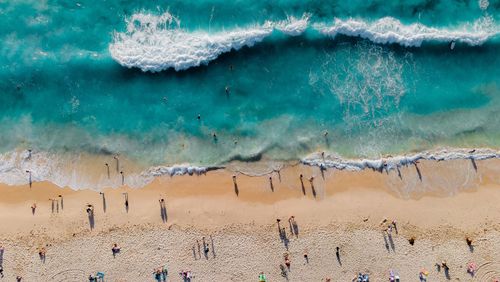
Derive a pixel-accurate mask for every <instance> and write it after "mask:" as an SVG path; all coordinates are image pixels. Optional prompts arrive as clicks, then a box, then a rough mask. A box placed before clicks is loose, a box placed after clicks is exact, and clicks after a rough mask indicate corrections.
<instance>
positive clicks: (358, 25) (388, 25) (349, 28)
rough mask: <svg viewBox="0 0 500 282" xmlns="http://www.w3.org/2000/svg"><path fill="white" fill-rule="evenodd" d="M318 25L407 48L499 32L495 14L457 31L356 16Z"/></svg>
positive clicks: (471, 40)
mask: <svg viewBox="0 0 500 282" xmlns="http://www.w3.org/2000/svg"><path fill="white" fill-rule="evenodd" d="M315 28H316V29H317V30H318V31H320V32H321V33H323V34H325V35H327V36H331V37H335V36H336V35H339V34H342V35H346V36H355V37H361V38H364V39H368V40H370V41H372V42H374V43H378V44H392V43H397V44H400V45H402V46H406V47H419V46H421V45H422V43H423V42H424V41H438V42H450V41H457V42H461V43H465V44H469V45H471V46H476V45H481V44H483V43H484V42H485V41H487V40H488V39H489V38H490V37H491V36H493V35H495V34H496V33H498V30H496V29H495V26H494V23H493V19H492V18H491V17H484V18H481V19H479V20H477V21H476V22H474V23H473V24H472V25H464V26H462V27H460V28H458V29H456V30H449V29H439V28H433V27H428V26H426V25H423V24H420V23H414V24H410V25H404V24H403V23H401V21H399V20H397V19H395V18H391V17H385V18H382V19H379V20H377V21H374V22H372V23H368V22H365V21H361V20H356V19H349V20H346V21H343V20H340V19H335V21H334V23H333V25H325V24H316V25H315Z"/></svg>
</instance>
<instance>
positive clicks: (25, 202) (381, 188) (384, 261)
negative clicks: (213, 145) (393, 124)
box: [0, 160, 500, 281]
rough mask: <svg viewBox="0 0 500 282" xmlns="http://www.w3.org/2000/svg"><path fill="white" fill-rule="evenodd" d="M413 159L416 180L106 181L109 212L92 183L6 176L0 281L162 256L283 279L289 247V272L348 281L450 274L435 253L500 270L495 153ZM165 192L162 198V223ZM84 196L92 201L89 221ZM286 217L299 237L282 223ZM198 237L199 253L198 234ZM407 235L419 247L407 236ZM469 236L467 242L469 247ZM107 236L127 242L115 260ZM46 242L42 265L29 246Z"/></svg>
mask: <svg viewBox="0 0 500 282" xmlns="http://www.w3.org/2000/svg"><path fill="white" fill-rule="evenodd" d="M419 167H420V169H421V171H422V174H423V180H422V181H421V182H420V180H418V177H417V175H416V173H415V169H414V168H412V167H409V168H405V169H404V170H402V175H403V179H402V180H401V179H399V177H397V175H395V173H394V172H392V173H390V174H389V175H387V174H385V173H384V174H380V173H378V172H372V171H364V172H346V171H342V172H339V171H326V172H324V177H322V174H321V172H320V171H319V170H318V169H317V168H310V167H304V166H294V167H289V168H286V169H283V170H282V171H281V172H280V174H279V175H278V174H277V173H275V174H273V175H272V183H273V185H272V188H271V185H270V181H269V176H262V177H248V176H244V175H237V178H236V183H237V191H238V195H236V193H235V192H236V187H235V185H233V181H232V173H231V172H230V171H226V170H219V171H214V172H209V173H208V174H207V175H203V176H179V177H173V178H169V177H162V178H158V179H156V180H155V181H154V182H153V183H152V184H150V185H148V186H147V187H145V188H142V189H129V188H126V187H124V188H120V189H105V190H103V192H104V196H105V202H106V211H104V207H103V197H102V195H100V194H99V192H96V191H92V190H81V191H73V190H70V189H67V188H59V187H55V186H54V185H52V184H50V183H34V185H33V187H32V188H31V189H30V188H29V187H27V186H20V187H7V186H1V187H0V220H1V224H0V244H1V245H3V246H4V248H5V252H4V255H3V267H4V274H5V278H3V280H5V281H13V280H14V278H15V277H16V276H17V275H21V276H23V278H24V281H86V277H87V276H88V275H89V274H95V273H96V272H97V271H102V272H105V274H106V280H107V281H154V279H153V275H152V272H153V269H154V268H156V267H159V266H162V265H167V267H168V269H169V271H170V275H169V276H170V280H171V281H180V280H181V279H180V278H179V275H178V272H180V271H181V270H186V269H189V270H191V271H192V272H193V274H194V275H195V279H194V281H257V277H258V274H259V272H261V271H263V272H265V273H266V275H267V277H268V279H269V281H284V280H285V279H284V278H283V277H281V275H280V270H279V265H280V264H283V263H284V259H283V256H284V254H285V253H288V254H289V256H290V258H291V270H290V272H289V277H288V278H289V280H291V281H321V280H322V279H324V278H326V277H331V278H332V281H350V280H351V279H352V278H353V277H354V275H355V274H357V273H358V272H364V273H370V278H371V281H383V280H388V276H389V270H390V269H393V270H395V271H397V272H398V273H399V274H400V276H401V279H402V281H418V273H419V271H420V270H421V269H422V268H425V269H427V270H428V271H429V273H430V274H429V280H428V281H447V278H446V276H445V273H444V271H442V270H441V271H440V272H438V271H437V270H436V267H435V264H436V263H440V262H441V261H443V260H446V261H447V264H448V265H449V267H450V271H449V276H450V277H449V279H451V280H455V281H493V278H494V277H497V276H498V277H500V184H499V183H500V181H499V180H498V179H497V178H496V177H497V175H498V174H497V171H496V170H497V169H498V168H500V161H498V160H489V161H484V162H479V163H478V171H474V170H473V169H472V168H471V166H470V164H469V163H468V162H466V161H454V162H446V163H435V162H423V163H421V164H420V166H419ZM300 174H303V175H304V177H303V183H304V186H303V187H302V185H301V183H300V179H299V175H300ZM312 175H314V176H315V178H314V180H313V182H312V183H313V185H314V193H313V189H312V187H311V183H310V182H309V180H308V179H309V177H310V176H312ZM113 177H119V176H117V175H114V176H113ZM124 192H127V193H128V196H129V208H130V209H129V211H128V212H127V211H126V209H125V205H124V196H123V195H122V193H124ZM304 192H305V195H304ZM313 194H315V196H314V195H313ZM58 195H61V196H62V197H63V200H64V207H61V205H60V204H59V212H57V205H55V206H54V212H53V213H52V208H51V201H49V198H57V199H60V198H59V197H58ZM160 198H164V199H165V200H166V212H167V221H166V222H163V221H162V218H161V216H160V204H159V199H160ZM33 203H36V204H37V208H36V212H35V214H34V215H33V214H32V213H31V208H30V206H31V205H32V204H33ZM86 204H92V205H93V206H94V209H95V227H94V229H93V230H91V229H90V226H89V218H88V216H87V214H86V212H85V205H86ZM291 215H294V216H295V218H296V221H297V223H298V227H299V234H298V236H294V235H293V234H291V233H290V228H289V226H288V221H287V220H288V218H289V217H290V216H291ZM278 218H280V219H281V220H282V221H281V226H282V227H285V228H286V232H287V237H288V239H289V244H288V250H287V249H286V247H285V244H284V243H283V242H282V240H280V238H279V236H278V228H277V223H276V219H278ZM384 218H386V219H388V221H389V222H390V221H392V220H393V219H396V220H397V227H398V234H396V232H395V231H393V232H392V238H388V237H387V234H386V233H384V232H383V231H382V230H383V229H385V228H386V227H387V224H388V223H386V224H384V225H383V226H381V225H380V222H381V220H382V219H384ZM203 236H205V238H206V241H207V242H208V243H209V249H210V251H209V253H208V258H205V256H204V254H203V252H202V254H199V252H198V247H197V244H196V242H197V240H198V241H199V242H200V244H201V240H202V237H203ZM412 237H413V238H415V244H414V245H410V244H409V241H408V240H409V239H410V238H412ZM466 237H469V238H471V239H472V240H473V247H472V248H469V246H467V244H466V241H465V238H466ZM386 241H387V244H386V243H385V242H386ZM212 242H213V246H212ZM113 243H117V244H118V245H119V246H120V247H121V248H122V251H121V252H120V253H119V254H118V255H117V256H116V258H113V255H112V253H111V247H112V244H113ZM42 246H45V248H46V249H47V256H46V261H45V262H42V261H41V260H40V259H39V257H38V252H37V249H38V248H40V247H42ZM336 247H339V248H340V261H341V263H339V262H338V261H337V258H336V254H335V248H336ZM193 248H194V250H193ZM193 252H194V253H193ZM304 252H307V253H308V257H309V263H306V262H305V259H304V257H303V254H304ZM470 261H474V262H475V263H476V264H477V265H478V266H479V270H478V273H477V275H476V277H475V278H472V277H471V276H470V275H469V274H467V272H466V265H467V263H468V262H470ZM0 281H1V278H0Z"/></svg>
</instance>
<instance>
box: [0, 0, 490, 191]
mask: <svg viewBox="0 0 500 282" xmlns="http://www.w3.org/2000/svg"><path fill="white" fill-rule="evenodd" d="M347 2H349V3H347ZM347 2H346V1H338V2H332V3H330V4H325V3H324V1H291V0H287V1H284V0H283V1H275V2H273V4H270V3H267V1H243V0H241V1H233V2H230V3H228V2H227V1H215V0H212V1H170V2H169V6H163V4H162V2H158V1H157V2H154V1H152V2H148V3H140V2H139V1H134V3H129V4H126V3H123V1H106V2H105V3H98V2H95V1H78V2H69V1H45V2H41V1H9V2H6V3H1V4H0V14H1V15H2V17H0V38H1V40H2V43H3V44H2V48H1V51H0V63H1V66H2V67H1V68H0V91H1V93H2V95H0V120H1V123H0V130H1V132H2V134H1V135H0V152H1V153H2V155H3V158H2V159H6V156H9V154H13V153H12V152H22V151H23V150H25V149H28V148H32V149H33V150H34V151H36V152H43V155H46V156H50V157H49V161H48V163H49V164H50V163H51V162H53V161H55V160H59V162H62V161H61V160H64V162H67V160H71V159H75V158H74V157H72V156H78V155H80V154H86V155H98V156H101V157H102V158H106V156H107V158H111V156H112V155H114V154H120V155H122V156H124V158H127V159H128V160H130V161H131V162H134V163H136V164H137V166H138V167H141V168H143V169H147V168H148V167H150V166H158V165H167V166H170V165H174V164H179V163H189V164H192V165H194V166H216V165H224V164H226V163H227V162H229V161H232V160H238V161H258V160H267V161H290V160H299V159H302V158H304V157H306V156H308V155H309V154H311V153H313V152H316V151H327V152H331V153H332V154H333V153H334V154H337V155H340V156H342V157H345V158H362V157H366V158H379V157H380V156H381V155H386V154H405V153H407V152H410V151H422V150H429V149H434V148H437V147H441V146H448V147H492V148H498V147H499V140H500V139H499V138H498V137H499V136H498V128H500V118H499V117H498V116H499V115H498V114H497V113H498V111H499V110H500V100H499V98H500V89H499V85H498V84H499V77H500V61H499V55H498V54H499V52H498V47H499V44H500V38H499V32H500V29H499V25H498V20H500V19H499V15H500V13H499V10H500V1H489V2H488V1H485V0H482V1H451V0H450V1H417V0H414V1H399V2H398V3H397V4H396V3H392V2H391V1H389V2H387V1H370V2H369V3H367V2H366V1H347ZM358 36H360V37H358ZM452 40H454V42H455V45H454V48H453V50H450V43H451V42H452ZM235 49H237V50H235ZM128 67H131V68H128ZM175 69H177V70H178V71H176V70H175ZM144 70H149V71H144ZM152 71H154V72H152ZM226 87H228V93H226V91H225V88H226ZM198 114H199V115H200V116H201V120H198V119H197V115H198ZM326 131H327V132H328V135H327V136H326V137H325V135H324V132H326ZM214 133H215V134H216V136H217V137H216V138H214V137H213V134H214ZM21 154H24V153H21ZM58 156H64V157H58ZM111 160H112V158H111ZM60 166H61V164H58V165H57V167H60ZM21 167H22V166H21V165H20V162H14V163H12V162H6V161H4V162H3V163H2V165H0V168H1V171H2V173H6V172H12V171H13V170H16V169H17V170H18V171H19V173H20V174H21V175H23V176H19V177H20V178H24V177H25V175H24V172H23V170H22V169H21ZM57 167H56V168H54V170H55V171H59V174H60V170H57ZM44 175H45V174H44ZM47 175H55V174H47ZM9 177H10V176H9ZM46 178H48V179H51V176H46ZM2 179H5V177H2ZM75 181H76V180H75ZM76 182H77V181H76ZM74 185H76V184H74Z"/></svg>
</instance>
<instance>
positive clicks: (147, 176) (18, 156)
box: [0, 151, 218, 190]
mask: <svg viewBox="0 0 500 282" xmlns="http://www.w3.org/2000/svg"><path fill="white" fill-rule="evenodd" d="M88 167H89V164H88V163H85V161H82V158H80V157H79V156H78V155H74V156H66V155H57V154H51V153H47V152H33V153H32V154H31V157H29V153H28V152H27V151H13V152H9V153H5V154H0V183H5V184H8V185H26V184H28V183H29V180H30V173H31V181H32V182H33V183H35V184H34V185H36V182H41V181H49V182H51V183H54V184H55V185H57V186H59V187H69V188H71V189H74V190H79V189H100V188H104V187H119V186H121V178H120V177H119V176H117V175H113V177H112V178H111V179H108V178H107V176H106V175H105V173H103V172H104V167H103V172H100V173H97V174H95V173H93V172H92V171H85V169H86V168H88ZM217 168H218V167H198V166H190V165H188V164H182V165H172V166H157V167H151V168H149V169H146V170H144V171H142V172H135V173H134V172H127V173H126V174H125V184H126V185H127V186H129V187H133V188H140V187H144V186H145V185H147V184H149V183H150V182H151V181H153V180H154V178H155V177H159V176H177V175H201V174H205V173H206V172H207V171H210V170H214V169H217Z"/></svg>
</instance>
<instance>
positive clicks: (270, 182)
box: [269, 177, 274, 192]
mask: <svg viewBox="0 0 500 282" xmlns="http://www.w3.org/2000/svg"><path fill="white" fill-rule="evenodd" d="M269 186H270V187H271V192H274V185H273V178H272V177H269Z"/></svg>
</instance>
